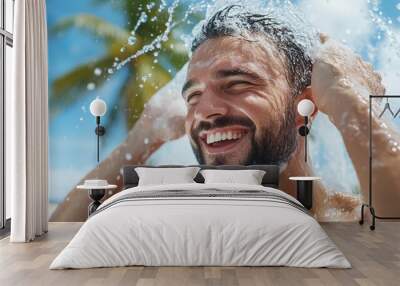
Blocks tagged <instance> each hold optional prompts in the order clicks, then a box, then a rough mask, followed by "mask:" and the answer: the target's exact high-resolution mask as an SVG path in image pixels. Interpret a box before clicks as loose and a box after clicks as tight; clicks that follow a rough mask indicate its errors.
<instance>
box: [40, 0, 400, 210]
mask: <svg viewBox="0 0 400 286" xmlns="http://www.w3.org/2000/svg"><path fill="white" fill-rule="evenodd" d="M315 1H319V2H315ZM360 1H363V0H352V1H339V2H341V3H346V4H344V6H347V5H349V3H352V5H353V6H352V7H358V6H357V5H359V6H360V7H362V3H361V2H360ZM94 2H95V1H91V0H85V1H83V0H82V1H59V0H48V1H47V21H48V27H49V28H51V27H52V26H53V25H54V24H55V23H57V22H58V21H60V20H61V19H63V18H64V17H67V16H71V15H75V14H77V13H89V14H92V15H96V16H99V17H101V18H104V19H106V20H108V21H110V22H112V23H114V24H116V25H119V26H125V23H124V22H125V18H124V15H123V14H122V13H121V11H119V10H117V9H114V8H113V6H112V5H111V4H97V5H95V4H93V3H94ZM112 2H118V0H113V1H110V2H109V3H112ZM294 2H295V3H297V4H298V3H300V5H301V4H304V3H305V2H307V0H297V1H294ZM309 2H310V3H314V2H315V3H321V2H326V3H327V4H326V5H328V6H329V5H334V3H338V1H337V0H335V1H333V0H330V1H328V0H326V1H324V0H310V1H309ZM364 2H365V1H364ZM134 3H135V1H132V5H135V4H134ZM360 3H361V4H360ZM379 3H380V4H379V7H380V9H381V11H382V16H383V17H385V18H387V17H390V18H391V19H392V22H393V24H392V26H393V28H394V29H395V30H398V29H399V28H400V10H399V9H397V8H396V5H397V4H398V3H400V0H381V1H379ZM318 5H322V4H318ZM314 6H315V5H314ZM321 9H326V7H324V6H323V5H322V6H321ZM332 9H333V8H332ZM357 9H358V8H357ZM357 9H355V10H354V11H353V12H354V13H355V14H354V15H357V13H358V11H357ZM346 10H347V8H346V7H343V9H340V7H339V8H338V9H337V10H335V11H336V13H339V14H340V13H347V11H346ZM350 10H351V9H350ZM320 11H322V10H320ZM328 12H329V11H328ZM321 13H322V12H321ZM316 14H317V13H316ZM339 14H338V15H339ZM332 15H333V16H332V17H334V15H335V14H334V13H332ZM343 15H344V17H345V16H346V15H347V14H343ZM349 15H352V14H349ZM316 16H318V15H316ZM349 17H350V18H351V16H349ZM349 17H348V18H344V19H345V20H346V21H347V20H348V24H349V27H350V26H351V25H356V26H357V24H358V22H357V21H359V20H358V19H350V18H349ZM322 20H323V19H322ZM322 20H321V19H318V17H316V19H315V21H317V22H318V21H322ZM332 21H335V19H332ZM360 21H361V20H360ZM366 21H367V22H368V19H366ZM367 22H366V23H367ZM334 28H335V27H332V33H333V34H334V33H337V34H338V35H340V33H341V31H335V30H334ZM361 28H365V29H371V27H370V26H368V25H367V24H366V25H365V26H362V27H361ZM361 28H360V29H361ZM362 32H363V31H361V32H360V33H362ZM342 33H343V35H344V36H346V35H345V31H342ZM363 37H364V35H363V34H357V35H354V34H353V35H348V39H349V42H350V45H352V44H354V47H358V45H360V44H361V45H363V44H364V42H365V38H363ZM368 39H369V38H368ZM357 41H358V42H357ZM363 41H364V42H363ZM369 41H370V43H371V44H372V46H375V47H378V46H379V45H380V44H381V42H382V41H383V39H382V40H379V39H377V38H374V37H372V38H371V39H369ZM360 52H362V53H363V57H364V58H367V56H368V55H367V47H365V46H363V47H362V48H361V50H360ZM103 53H104V47H103V46H102V45H101V43H99V41H98V40H97V39H96V38H95V37H93V36H90V34H88V33H87V32H84V31H81V30H78V29H71V30H69V31H66V32H63V33H61V34H57V35H55V34H52V33H49V82H50V84H51V83H52V81H53V80H54V79H55V78H57V77H58V76H60V75H62V74H63V73H65V72H67V71H69V70H71V69H72V68H74V67H75V66H77V65H79V64H82V63H85V62H88V61H90V60H94V59H96V58H97V57H99V56H101V55H102V54H103ZM373 62H374V64H375V65H376V66H377V67H379V66H380V65H383V60H381V59H380V58H379V57H376V58H374V61H373ZM388 70H389V71H390V69H388ZM125 77H126V73H124V72H121V73H118V74H117V75H115V76H112V77H111V78H110V80H109V81H107V83H106V84H105V85H104V86H103V87H101V88H100V89H97V88H96V89H94V90H92V91H87V92H86V93H85V94H84V95H83V96H82V98H81V99H80V100H78V101H76V102H75V103H74V104H72V105H70V106H69V107H68V108H66V109H65V110H62V112H60V113H59V114H58V115H56V116H55V117H52V118H51V122H50V127H49V128H50V130H49V132H50V142H49V143H50V195H49V197H50V201H52V202H59V201H60V200H62V199H63V198H64V197H65V195H66V194H67V193H68V191H69V190H70V189H71V188H72V187H73V186H74V185H75V184H76V183H77V181H79V179H80V178H81V177H82V176H83V175H85V174H86V173H87V172H88V171H89V170H91V169H92V168H93V167H94V166H95V165H96V159H95V156H96V149H95V148H96V145H95V144H96V137H95V134H94V128H95V119H94V118H93V117H92V115H91V114H90V113H89V111H88V110H89V104H90V102H91V101H92V100H93V99H94V98H95V97H96V96H100V97H101V98H103V99H105V100H106V102H107V103H108V105H109V108H112V107H113V102H114V101H115V99H116V97H117V96H118V94H117V92H116V91H117V90H119V87H120V86H121V84H122V82H123V80H124V78H125ZM395 80H396V78H394V79H393V81H395ZM398 91H399V93H400V90H398ZM105 120H107V117H106V118H105ZM126 134H127V128H126V124H125V122H124V118H123V115H122V113H121V114H120V115H119V116H118V118H117V122H116V124H115V127H113V128H111V129H110V130H107V134H106V138H105V140H107V141H106V144H104V145H103V146H102V149H101V153H102V156H103V157H105V156H106V155H107V154H108V153H110V152H111V151H112V150H113V149H114V148H115V146H117V145H118V144H119V143H121V142H122V141H123V140H124V138H125V136H126Z"/></svg>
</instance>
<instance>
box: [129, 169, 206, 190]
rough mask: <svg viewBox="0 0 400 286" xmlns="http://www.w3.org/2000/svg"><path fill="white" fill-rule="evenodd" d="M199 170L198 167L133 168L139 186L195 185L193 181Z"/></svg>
mask: <svg viewBox="0 0 400 286" xmlns="http://www.w3.org/2000/svg"><path fill="white" fill-rule="evenodd" d="M199 170H200V168H199V167H184V168H146V167H137V168H135V171H136V173H137V174H138V176H139V184H138V185H139V186H148V185H166V184H187V183H195V181H194V180H193V179H194V178H195V177H196V175H197V173H198V172H199Z"/></svg>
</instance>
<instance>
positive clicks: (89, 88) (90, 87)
mask: <svg viewBox="0 0 400 286" xmlns="http://www.w3.org/2000/svg"><path fill="white" fill-rule="evenodd" d="M86 88H87V90H93V89H95V88H96V85H95V84H94V82H89V83H88V84H87V86H86Z"/></svg>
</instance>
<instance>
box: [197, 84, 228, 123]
mask: <svg viewBox="0 0 400 286" xmlns="http://www.w3.org/2000/svg"><path fill="white" fill-rule="evenodd" d="M228 110H229V107H228V103H227V102H226V100H225V99H224V98H222V97H221V96H220V95H218V94H216V93H214V92H211V91H207V92H205V93H204V94H203V95H202V96H201V98H200V101H199V102H198V103H197V105H196V110H195V114H194V116H195V119H196V120H207V119H212V118H214V117H219V116H224V115H226V114H227V113H228Z"/></svg>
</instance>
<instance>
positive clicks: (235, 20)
mask: <svg viewBox="0 0 400 286" xmlns="http://www.w3.org/2000/svg"><path fill="white" fill-rule="evenodd" d="M238 28H239V29H238ZM246 34H247V35H248V34H257V35H262V36H265V37H266V38H267V39H268V40H270V41H271V42H272V43H274V44H275V46H276V47H277V49H278V51H279V52H281V53H283V54H284V55H285V58H286V66H287V70H288V73H287V75H286V76H287V80H288V82H289V85H290V86H291V87H292V89H293V94H294V95H298V94H300V93H301V92H302V91H303V90H304V89H305V88H306V87H307V86H309V85H310V84H311V71H312V62H311V58H310V57H309V56H308V55H306V53H305V51H304V48H303V47H301V46H300V45H299V44H298V43H297V42H296V40H295V36H294V32H293V31H292V30H291V29H290V28H289V27H287V26H285V25H284V24H282V23H280V22H279V21H277V19H274V17H272V16H271V15H267V14H256V13H251V12H248V11H246V9H245V7H243V6H240V5H231V6H228V7H225V8H223V9H221V10H219V11H218V12H216V13H215V14H214V15H213V16H212V17H211V18H210V19H209V20H207V21H206V23H205V24H204V25H203V26H202V28H201V31H200V33H199V34H198V35H196V36H195V38H194V40H193V42H192V49H191V50H192V52H194V51H195V50H196V49H197V48H198V47H199V46H200V45H201V44H202V43H204V42H205V41H206V40H208V39H212V38H218V37H224V36H233V37H243V38H244V39H246V40H249V41H254V39H249V37H248V36H247V35H246Z"/></svg>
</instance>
